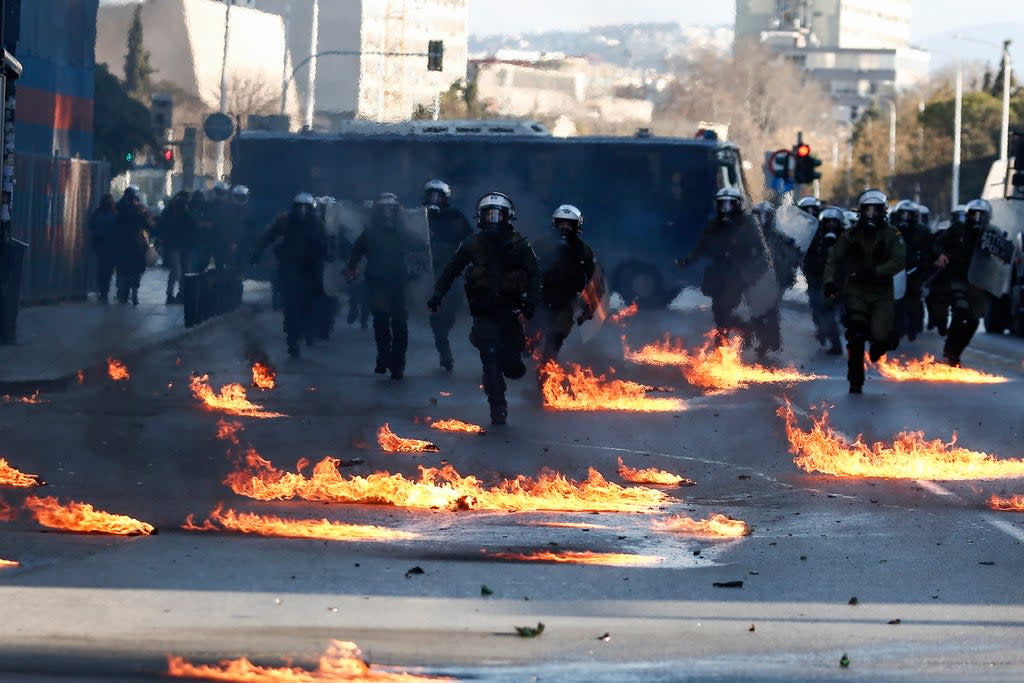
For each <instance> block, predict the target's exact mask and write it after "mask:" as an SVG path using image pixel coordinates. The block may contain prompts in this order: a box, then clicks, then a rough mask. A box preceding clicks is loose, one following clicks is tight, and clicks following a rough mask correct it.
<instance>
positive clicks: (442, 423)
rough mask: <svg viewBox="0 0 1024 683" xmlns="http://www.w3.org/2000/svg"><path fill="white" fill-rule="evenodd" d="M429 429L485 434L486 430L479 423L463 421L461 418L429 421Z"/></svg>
mask: <svg viewBox="0 0 1024 683" xmlns="http://www.w3.org/2000/svg"><path fill="white" fill-rule="evenodd" d="M430 428H431V429H436V430H438V431H441V432H452V433H455V434H486V433H487V430H486V429H484V428H483V427H481V426H480V425H475V424H471V423H469V422H463V421H462V420H434V421H433V422H431V423H430Z"/></svg>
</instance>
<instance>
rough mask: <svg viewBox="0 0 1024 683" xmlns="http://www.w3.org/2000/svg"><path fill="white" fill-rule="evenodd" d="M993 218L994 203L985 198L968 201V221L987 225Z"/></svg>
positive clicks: (983, 225)
mask: <svg viewBox="0 0 1024 683" xmlns="http://www.w3.org/2000/svg"><path fill="white" fill-rule="evenodd" d="M990 220H992V205H991V204H989V203H988V201H987V200H985V199H972V200H971V201H969V202H967V222H968V223H969V224H971V225H978V226H982V227H987V226H988V224H989V221H990Z"/></svg>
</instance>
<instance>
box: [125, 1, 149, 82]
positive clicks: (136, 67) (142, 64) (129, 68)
mask: <svg viewBox="0 0 1024 683" xmlns="http://www.w3.org/2000/svg"><path fill="white" fill-rule="evenodd" d="M154 73H156V69H154V68H153V67H152V66H150V63H149V51H148V50H146V49H145V47H143V45H142V5H136V7H135V13H134V14H133V15H132V23H131V26H129V27H128V54H126V55H125V56H124V84H125V87H126V88H127V90H128V92H130V93H131V94H132V95H134V96H136V97H139V96H141V95H145V94H147V93H149V92H150V80H149V77H150V76H151V75H153V74H154Z"/></svg>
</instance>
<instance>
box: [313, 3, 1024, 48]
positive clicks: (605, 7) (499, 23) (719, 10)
mask: <svg viewBox="0 0 1024 683" xmlns="http://www.w3.org/2000/svg"><path fill="white" fill-rule="evenodd" d="M328 1H329V0H328ZM735 7H736V3H735V0H626V1H623V0H469V26H470V32H471V33H474V34H492V33H506V32H511V31H529V30H537V29H541V30H543V29H551V28H582V27H585V26H591V25H595V24H604V23H623V22H629V21H638V22H639V21H678V22H681V23H683V24H732V22H733V20H734V19H735V13H736V10H735ZM967 7H969V10H968V9H967ZM1020 7H1021V4H1020V1H1019V0H970V2H964V0H914V25H913V31H914V39H915V40H920V39H924V38H927V37H928V36H931V35H934V34H936V33H942V32H944V31H949V30H954V29H956V28H960V27H963V26H976V25H979V24H999V23H1004V22H1020V21H1022V18H1021V17H1022V12H1021V9H1020ZM998 38H999V36H993V37H992V40H996V39H998Z"/></svg>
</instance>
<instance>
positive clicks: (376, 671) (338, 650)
mask: <svg viewBox="0 0 1024 683" xmlns="http://www.w3.org/2000/svg"><path fill="white" fill-rule="evenodd" d="M167 675H168V676H171V677H174V678H198V679H202V680H206V681H232V682H234V681H237V682H238V683H320V682H321V681H325V682H326V681H350V682H353V681H354V682H356V683H361V682H377V681H398V682H400V683H421V682H424V681H448V680H452V679H450V678H436V677H432V676H421V675H416V674H411V673H407V672H405V671H402V670H400V669H398V668H395V667H384V666H379V665H376V664H367V663H366V661H365V660H364V659H363V655H362V653H361V652H360V651H359V648H358V647H357V646H356V644H355V643H349V642H345V641H340V640H333V641H331V644H330V646H329V647H328V648H327V652H326V653H324V654H323V655H321V657H320V661H319V663H318V665H317V667H316V668H315V669H313V670H307V669H303V668H301V667H293V666H279V667H263V666H258V665H256V664H253V663H252V662H251V661H249V660H248V659H246V658H245V657H242V658H240V659H225V660H223V661H221V662H220V663H218V664H213V665H210V664H193V663H192V662H189V661H188V660H186V659H184V658H182V657H175V656H168V657H167Z"/></svg>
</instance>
